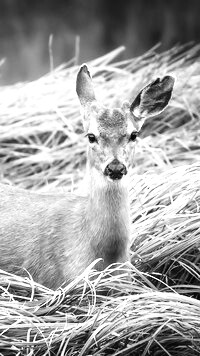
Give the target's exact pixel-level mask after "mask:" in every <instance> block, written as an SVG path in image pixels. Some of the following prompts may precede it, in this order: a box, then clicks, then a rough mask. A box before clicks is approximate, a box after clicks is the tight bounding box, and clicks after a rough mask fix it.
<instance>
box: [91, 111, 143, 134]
mask: <svg viewBox="0 0 200 356" xmlns="http://www.w3.org/2000/svg"><path fill="white" fill-rule="evenodd" d="M133 131H137V123H135V122H134V120H133V119H132V117H131V113H127V112H124V111H123V110H121V109H102V110H100V111H98V112H97V113H95V114H94V113H93V115H92V118H91V120H90V125H89V132H91V133H93V134H94V135H97V136H99V135H102V136H113V135H117V136H123V135H129V134H131V132H133Z"/></svg>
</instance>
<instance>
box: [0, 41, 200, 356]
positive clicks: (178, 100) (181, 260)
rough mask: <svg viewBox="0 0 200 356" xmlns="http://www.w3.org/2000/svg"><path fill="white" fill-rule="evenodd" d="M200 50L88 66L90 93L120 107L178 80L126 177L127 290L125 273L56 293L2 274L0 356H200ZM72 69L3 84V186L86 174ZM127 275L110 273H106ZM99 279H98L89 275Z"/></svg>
mask: <svg viewBox="0 0 200 356" xmlns="http://www.w3.org/2000/svg"><path fill="white" fill-rule="evenodd" d="M199 50H200V46H194V47H192V46H185V47H176V48H173V49H171V50H170V51H167V52H164V53H161V54H158V53H156V49H153V50H151V51H150V52H148V53H146V54H145V55H143V56H141V57H139V58H134V59H130V60H126V61H121V62H116V57H117V55H118V54H120V53H121V51H122V49H121V48H120V49H117V50H116V51H114V52H112V53H109V54H108V55H106V56H104V57H101V58H98V59H96V60H93V61H91V62H90V63H89V67H90V68H91V71H92V74H93V78H94V81H95V85H96V89H97V90H96V91H97V96H98V97H99V98H100V99H101V100H102V101H103V102H104V103H105V104H108V105H110V104H112V105H118V104H119V103H120V102H121V100H124V99H127V98H129V99H130V98H134V96H135V95H136V94H137V92H138V90H139V89H140V88H141V87H142V86H144V85H145V84H146V83H148V82H149V81H151V80H152V79H153V78H155V77H157V76H159V75H163V74H166V73H168V74H172V75H175V76H176V78H177V80H176V86H175V91H174V95H173V99H172V101H171V104H170V106H169V108H168V109H167V111H165V113H164V114H163V115H161V116H160V117H156V118H154V119H150V120H148V121H147V122H146V124H145V126H144V128H143V130H142V132H141V136H140V137H139V138H138V141H137V144H136V153H135V158H134V161H133V160H132V161H131V162H130V163H131V165H132V167H133V168H132V175H131V180H130V196H131V215H132V222H133V224H132V267H131V269H132V278H133V281H132V282H128V281H127V280H126V275H127V270H128V269H129V268H130V267H127V266H112V267H110V269H107V270H106V271H105V272H104V273H97V272H94V270H93V268H92V267H94V265H93V266H90V267H89V268H88V270H86V271H85V273H84V274H83V275H82V276H80V278H78V279H77V280H75V281H74V282H73V283H71V284H70V285H68V286H67V287H65V288H63V289H61V288H60V289H59V290H57V291H56V292H54V291H52V290H49V289H47V288H44V287H43V286H40V285H37V284H36V283H35V282H34V281H32V279H31V277H30V276H27V278H23V279H22V278H20V277H16V276H14V275H10V274H8V273H5V272H4V271H0V288H1V294H0V353H1V354H2V355H72V356H74V355H98V356H100V355H101V356H102V355H136V356H137V355H138V356H141V355H142V356H145V355H152V356H164V355H168V356H169V355H171V356H175V355H177V356H179V355H184V356H185V355H190V356H191V355H199V353H200V283H199V281H200V158H199V157H200V155H199V153H200V143H199V133H200V117H199V115H200V114H199V112H200V100H199V96H198V95H199V88H200V61H199V58H200V56H199V54H200V52H199ZM77 70H78V68H77V67H76V66H73V63H68V64H67V65H64V66H61V67H59V68H58V69H56V70H55V71H54V72H52V73H51V74H48V75H47V76H45V77H43V78H40V79H39V80H37V81H35V82H32V83H22V84H17V85H14V86H9V87H1V88H0V96H1V103H0V112H1V117H0V162H1V164H0V172H1V180H2V181H3V182H7V181H9V182H12V183H13V184H16V185H18V186H21V187H25V188H29V189H35V190H43V191H44V190H53V189H54V190H55V189H56V188H57V187H59V186H65V187H66V189H71V187H73V184H72V183H74V184H75V186H76V183H77V182H78V181H79V180H80V179H81V178H82V176H83V175H84V165H85V145H86V142H85V138H84V136H83V135H82V127H81V122H80V116H79V104H78V99H77V98H76V95H75V77H76V73H77ZM114 268H116V269H118V268H123V269H124V274H123V275H121V276H120V277H119V276H112V275H111V274H110V272H111V271H112V269H114ZM94 275H95V277H97V278H95V279H94V278H93V277H94Z"/></svg>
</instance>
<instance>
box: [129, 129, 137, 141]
mask: <svg viewBox="0 0 200 356" xmlns="http://www.w3.org/2000/svg"><path fill="white" fill-rule="evenodd" d="M137 135H138V132H136V131H133V132H132V133H131V135H130V138H129V141H135V140H136V138H137Z"/></svg>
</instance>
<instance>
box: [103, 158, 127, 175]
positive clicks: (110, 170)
mask: <svg viewBox="0 0 200 356" xmlns="http://www.w3.org/2000/svg"><path fill="white" fill-rule="evenodd" d="M104 174H105V175H106V176H108V177H109V178H111V179H113V180H116V179H121V178H122V176H123V175H125V174H127V169H126V167H125V165H124V164H123V163H121V162H119V161H118V159H116V158H115V159H114V160H113V161H112V162H111V163H109V164H108V165H107V166H106V168H105V171H104Z"/></svg>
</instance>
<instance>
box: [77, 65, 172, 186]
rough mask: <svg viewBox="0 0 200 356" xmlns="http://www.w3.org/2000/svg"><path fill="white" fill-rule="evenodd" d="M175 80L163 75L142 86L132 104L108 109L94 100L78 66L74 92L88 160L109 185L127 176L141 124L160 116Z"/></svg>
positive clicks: (89, 82)
mask: <svg viewBox="0 0 200 356" xmlns="http://www.w3.org/2000/svg"><path fill="white" fill-rule="evenodd" d="M173 85H174V78H173V77H171V76H164V77H163V78H157V79H156V80H154V81H153V82H152V83H150V84H148V85H147V86H145V87H144V88H143V89H142V90H141V91H140V92H139V94H138V95H137V96H136V98H135V99H134V100H133V102H132V103H128V102H125V103H124V104H123V105H122V107H121V108H116V109H109V108H106V107H104V106H103V105H101V104H99V103H98V102H97V100H96V97H95V93H94V89H93V84H92V79H91V75H90V72H89V70H88V68H87V66H86V65H85V64H84V65H82V66H81V68H80V70H79V72H78V75H77V82H76V91H77V94H78V97H79V100H80V103H81V107H82V118H83V126H84V130H85V133H86V136H87V138H88V160H89V166H90V168H91V169H96V170H97V171H98V173H99V174H101V175H102V176H103V177H104V178H105V179H109V180H111V181H112V182H115V181H117V180H120V179H122V177H123V176H124V175H126V173H127V161H126V160H127V149H128V148H129V146H130V145H133V143H134V142H135V140H136V138H137V135H138V133H139V131H140V130H141V127H142V125H143V124H144V121H145V120H146V119H148V118H150V117H152V116H155V115H158V114H160V113H161V112H162V111H163V110H164V109H165V108H166V106H167V105H168V103H169V100H170V98H171V95H172V90H173Z"/></svg>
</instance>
